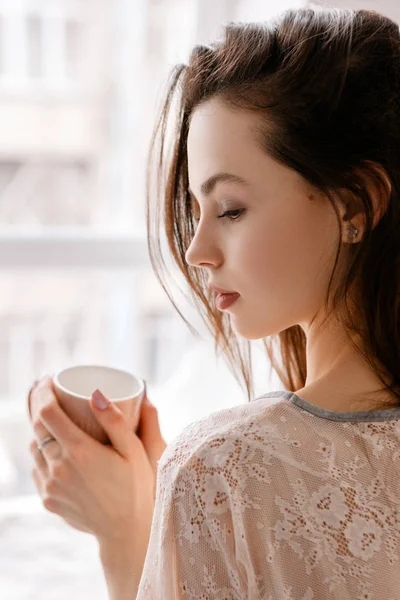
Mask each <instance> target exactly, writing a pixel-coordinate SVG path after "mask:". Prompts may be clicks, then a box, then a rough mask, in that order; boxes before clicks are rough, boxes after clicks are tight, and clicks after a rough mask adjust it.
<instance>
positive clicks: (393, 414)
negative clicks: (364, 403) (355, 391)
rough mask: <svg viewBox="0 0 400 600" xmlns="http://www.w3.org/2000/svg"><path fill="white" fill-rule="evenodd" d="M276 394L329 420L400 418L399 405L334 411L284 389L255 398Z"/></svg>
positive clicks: (370, 421)
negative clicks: (377, 408)
mask: <svg viewBox="0 0 400 600" xmlns="http://www.w3.org/2000/svg"><path fill="white" fill-rule="evenodd" d="M278 396H279V397H281V398H285V399H286V400H289V401H290V402H292V403H293V404H296V406H299V407H300V408H302V409H303V410H306V411H307V412H309V413H312V414H313V415H315V416H317V417H320V418H321V419H329V420H330V421H355V422H364V423H372V422H373V421H392V420H397V419H400V407H399V408H383V409H382V410H363V411H355V412H335V411H333V410H328V409H327V408H320V407H319V406H315V405H314V404H311V403H310V402H307V400H304V398H301V397H300V396H298V395H297V394H295V393H294V392H288V391H286V390H282V391H276V392H268V393H267V394H263V395H262V396H259V397H258V398H255V400H260V399H261V398H276V397H278Z"/></svg>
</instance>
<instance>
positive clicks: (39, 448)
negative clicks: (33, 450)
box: [38, 436, 57, 456]
mask: <svg viewBox="0 0 400 600" xmlns="http://www.w3.org/2000/svg"><path fill="white" fill-rule="evenodd" d="M53 441H54V442H55V441H57V440H56V439H55V438H53V437H51V436H49V437H47V438H44V440H43V441H42V442H41V443H40V444H39V446H38V450H39V452H40V454H41V455H42V456H43V448H44V447H45V445H46V444H48V443H49V442H53Z"/></svg>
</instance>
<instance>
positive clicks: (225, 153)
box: [186, 99, 339, 339]
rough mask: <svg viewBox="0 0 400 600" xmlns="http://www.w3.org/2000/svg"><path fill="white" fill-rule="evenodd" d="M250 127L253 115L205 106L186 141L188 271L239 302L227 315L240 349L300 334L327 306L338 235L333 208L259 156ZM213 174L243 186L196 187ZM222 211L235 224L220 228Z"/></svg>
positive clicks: (287, 171)
mask: <svg viewBox="0 0 400 600" xmlns="http://www.w3.org/2000/svg"><path fill="white" fill-rule="evenodd" d="M255 123H256V116H255V115H254V114H250V113H247V112H245V111H233V110H231V109H230V108H228V107H227V106H226V105H224V104H223V103H222V102H221V101H218V100H217V99H212V100H209V101H207V102H206V103H204V104H203V105H201V106H200V107H198V108H197V109H196V111H195V112H194V114H193V116H192V120H191V124H190V129H189V135H188V169H189V186H190V190H191V192H192V195H193V204H194V206H195V211H194V212H195V213H197V215H198V216H199V217H200V219H199V222H198V225H197V228H196V234H195V236H194V238H193V240H192V243H191V245H190V247H189V248H188V251H187V253H186V261H187V263H188V264H189V265H192V266H193V267H198V268H202V269H205V270H206V271H207V275H208V281H209V284H210V283H212V284H215V285H216V286H218V287H220V288H223V289H225V290H228V291H236V292H238V293H239V294H240V298H239V299H238V300H237V301H236V302H235V303H234V304H233V305H232V306H231V307H230V308H228V309H226V310H227V312H228V313H229V315H230V318H231V324H232V327H233V328H234V329H235V330H236V332H237V333H238V334H239V335H240V336H242V337H244V338H247V339H260V338H263V337H266V336H269V335H272V334H274V333H278V332H279V331H282V330H284V329H286V328H288V327H291V326H292V325H295V324H300V325H301V326H302V327H303V328H304V329H305V331H306V330H307V328H308V326H309V325H310V324H311V322H312V321H313V320H314V318H315V317H316V316H317V313H318V311H319V310H320V309H321V308H322V307H323V306H324V303H325V295H326V290H327V286H328V282H329V278H330V275H331V270H332V268H333V265H334V258H335V254H336V247H337V242H338V235H339V234H338V226H337V218H336V215H335V212H334V209H333V207H332V205H331V204H330V202H329V201H327V200H326V199H323V198H321V197H318V195H317V194H315V195H311V193H310V192H308V193H307V191H306V187H305V182H304V180H303V179H302V177H301V176H300V175H299V174H298V173H296V172H295V171H293V170H291V169H289V168H287V167H285V166H282V165H281V164H279V163H277V162H276V161H274V160H273V159H272V158H270V157H269V156H268V155H267V154H266V152H265V151H263V150H262V148H261V147H260V146H259V145H258V143H257V138H256V135H255V133H254V131H253V130H252V127H253V126H254V125H255ZM218 173H229V174H232V175H234V176H236V177H237V178H240V179H241V180H243V183H241V182H235V181H223V180H222V181H220V182H218V183H216V184H215V186H214V187H213V189H212V190H211V191H209V193H208V194H206V191H205V190H203V191H202V184H203V183H204V182H206V181H207V180H208V179H209V178H210V177H211V176H214V175H216V174H218ZM226 211H236V212H234V213H233V215H232V216H233V217H236V220H234V221H230V220H229V219H228V217H223V218H222V217H221V215H223V214H224V213H225V212H226ZM228 216H229V215H228ZM216 310H217V309H216Z"/></svg>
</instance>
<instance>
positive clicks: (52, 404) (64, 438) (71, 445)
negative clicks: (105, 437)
mask: <svg viewBox="0 0 400 600" xmlns="http://www.w3.org/2000/svg"><path fill="white" fill-rule="evenodd" d="M44 386H45V384H44V383H43V382H41V383H40V384H39V385H38V388H37V393H39V390H44V394H45V393H46V388H45V387H44ZM47 390H48V392H49V393H50V394H51V399H50V401H49V402H47V403H46V404H44V406H42V407H41V408H40V410H39V420H40V421H41V422H42V424H43V425H44V427H45V431H46V432H47V435H46V436H45V437H47V436H48V435H51V436H52V437H53V438H54V439H55V440H56V441H57V442H58V443H59V445H60V447H61V449H62V451H63V453H64V455H65V456H69V457H71V455H73V453H74V451H75V450H76V447H77V446H78V445H81V444H89V445H93V444H94V442H95V440H94V439H93V438H91V437H90V435H88V434H87V433H85V432H84V431H83V430H82V429H80V427H78V426H77V425H76V424H75V423H74V422H73V421H71V419H70V418H69V417H68V415H67V414H66V413H65V412H64V411H63V409H62V408H61V406H60V404H59V402H58V399H57V396H56V395H55V394H53V393H52V392H51V390H50V389H49V387H48V385H47ZM34 428H35V431H36V430H40V424H39V422H37V421H35V424H34ZM53 445H55V444H48V446H53ZM45 450H46V452H47V446H45V448H44V449H43V452H45ZM52 452H53V450H52ZM45 456H46V458H47V454H45Z"/></svg>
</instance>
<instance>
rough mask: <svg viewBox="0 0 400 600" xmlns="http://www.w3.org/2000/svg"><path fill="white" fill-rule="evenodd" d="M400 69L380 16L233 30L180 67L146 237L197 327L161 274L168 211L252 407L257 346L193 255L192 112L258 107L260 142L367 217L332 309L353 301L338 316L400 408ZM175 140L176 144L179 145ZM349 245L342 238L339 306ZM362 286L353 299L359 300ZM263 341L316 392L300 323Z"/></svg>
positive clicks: (201, 299)
mask: <svg viewBox="0 0 400 600" xmlns="http://www.w3.org/2000/svg"><path fill="white" fill-rule="evenodd" d="M399 74H400V36H399V26H398V25H397V24H396V23H395V22H393V21H392V20H390V19H388V18H387V17H385V16H382V15H380V14H379V13H377V12H374V11H367V10H356V11H355V10H344V9H328V8H324V9H322V8H321V9H311V8H308V9H305V8H304V9H298V10H296V9H293V10H288V11H285V12H284V13H282V14H281V15H279V17H277V18H276V19H274V20H273V21H269V22H259V23H228V24H227V25H225V27H224V35H223V37H222V38H221V39H219V40H217V41H216V42H214V43H213V44H211V45H209V46H204V45H199V46H196V47H195V48H194V49H193V50H192V52H191V55H190V59H189V61H188V64H179V65H177V66H176V67H175V68H174V69H173V70H172V72H171V76H170V82H169V85H168V91H167V94H166V98H165V101H164V103H163V107H162V110H161V113H160V117H159V119H158V121H157V123H156V126H155V130H154V135H153V138H152V143H151V146H150V155H149V163H148V166H149V171H148V189H147V236H148V248H149V252H150V257H151V262H152V266H153V269H154V271H155V274H156V276H157V277H158V279H159V281H160V283H161V285H162V287H163V289H164V290H165V292H166V293H167V295H168V297H169V299H170V300H171V302H172V304H173V306H174V308H175V309H176V310H177V311H178V313H179V314H180V316H181V317H182V318H183V320H184V321H185V323H186V324H187V325H188V326H189V329H191V331H192V332H193V331H194V330H193V328H192V327H191V325H190V324H189V323H188V321H187V320H186V319H185V317H183V315H182V314H181V312H180V310H179V308H178V307H177V305H176V304H175V302H174V300H173V298H172V297H171V295H170V293H169V292H168V290H167V287H166V285H165V282H164V280H163V278H162V268H159V267H163V266H165V262H164V258H163V254H162V252H161V246H162V241H161V237H160V235H159V233H160V231H159V230H160V219H161V217H162V218H163V220H164V223H163V232H164V233H165V234H166V238H167V239H166V241H167V247H168V250H169V252H168V253H169V255H172V258H173V260H174V262H175V265H174V266H177V267H178V269H179V271H180V273H181V274H183V276H184V278H185V280H186V282H187V283H188V284H189V293H190V296H191V298H192V300H193V301H194V303H195V305H196V308H197V309H198V311H199V313H200V315H201V317H202V319H203V321H204V322H205V323H206V325H207V327H208V329H209V330H210V331H211V332H212V334H213V336H214V339H215V348H216V350H217V349H218V348H220V349H222V351H223V354H224V356H225V357H226V358H228V361H229V363H230V365H231V366H232V367H233V373H234V375H235V377H236V378H237V380H238V381H239V382H240V383H241V380H240V378H239V377H238V373H237V372H236V368H237V367H239V369H240V373H241V375H242V377H243V380H244V383H245V386H246V389H247V394H248V398H249V400H250V399H251V397H252V394H253V382H252V355H251V346H250V342H249V341H248V340H242V339H237V337H236V336H235V333H234V332H233V331H232V329H231V326H230V321H229V316H228V315H227V314H226V313H223V312H221V313H220V312H219V311H215V310H213V308H212V305H211V303H210V297H211V292H210V291H209V290H208V288H207V285H206V284H207V278H206V274H205V273H204V270H203V269H196V268H193V267H191V266H189V265H188V264H187V263H186V261H185V253H186V251H187V249H188V247H189V245H190V243H191V240H192V239H193V236H194V233H195V228H194V222H195V221H194V219H193V214H192V202H191V198H190V194H189V192H188V168H187V167H188V166H187V149H186V142H187V135H188V130H189V124H190V118H191V115H192V113H193V111H194V109H195V108H196V107H198V106H199V105H200V104H201V103H203V102H205V101H206V100H208V99H210V98H212V97H218V98H220V99H222V100H223V101H224V102H225V103H227V105H229V106H230V107H233V108H236V109H241V110H248V111H256V113H257V115H258V116H259V129H258V135H259V140H260V143H261V144H262V147H263V149H264V150H265V152H267V153H268V154H269V155H270V156H271V157H272V158H274V159H275V160H277V161H279V162H280V163H282V164H284V165H286V166H288V167H290V168H292V169H294V170H296V171H297V172H298V173H300V174H301V175H302V177H303V178H304V181H305V182H306V183H307V184H309V185H310V186H311V187H312V188H314V189H316V190H318V191H320V192H322V194H324V195H325V196H326V197H327V198H328V200H329V201H330V202H331V203H332V204H333V206H335V202H334V199H335V198H336V197H340V198H341V199H342V200H343V201H345V203H346V205H347V206H348V214H347V218H348V219H350V218H351V217H352V216H354V214H356V213H357V212H359V211H360V210H361V211H364V213H365V231H363V233H362V236H361V241H359V242H358V243H355V244H352V245H347V244H346V246H347V247H348V248H350V252H349V265H348V269H347V270H346V277H343V278H342V281H340V282H339V285H338V286H337V289H336V290H335V294H334V296H333V308H335V309H336V312H337V314H339V313H338V307H339V305H341V306H342V307H343V305H344V312H343V314H342V315H341V316H340V317H339V318H341V319H342V324H343V326H344V330H345V331H346V332H347V333H348V334H350V333H351V332H353V333H354V332H355V333H356V335H357V336H358V337H359V339H360V340H361V344H360V345H357V346H356V345H355V343H354V342H353V341H352V340H350V341H351V343H352V344H353V346H354V347H355V349H356V350H357V352H358V353H359V355H360V356H362V357H363V359H364V360H365V361H367V363H368V364H369V365H370V366H371V368H372V369H373V370H374V372H375V373H376V374H377V375H378V377H379V379H380V381H381V382H382V383H383V385H384V387H383V388H382V390H388V391H390V393H391V394H394V396H395V400H396V405H397V404H400V401H399V399H400V393H399V388H400V305H399V299H400V294H399V284H400V278H399V270H400V233H399V232H400V203H399V190H400V89H399ZM171 116H173V120H172V122H171ZM271 127H272V131H271ZM171 128H172V129H171ZM170 134H172V136H171V135H170ZM171 137H172V145H171V147H170V148H169V149H168V147H167V140H169V139H170V138H171ZM157 142H158V143H157ZM154 166H156V171H155V175H156V179H155V181H156V184H157V188H156V191H155V193H153V177H152V175H153V173H154V170H153V169H154ZM388 182H389V186H388ZM374 186H375V187H374ZM388 188H390V189H388ZM372 189H375V190H378V191H379V198H380V209H381V216H380V220H379V222H378V224H376V223H375V226H373V219H374V211H373V204H372V197H371V190H372ZM153 197H154V198H155V199H156V205H155V214H154V215H153V214H152V210H151V204H152V198H153ZM357 205H358V208H357ZM335 211H336V214H337V217H338V225H339V231H340V233H341V232H342V225H341V221H340V218H339V213H338V211H337V209H336V208H335ZM153 227H154V228H155V229H154V230H153V229H152V228H153ZM340 239H341V238H340ZM341 247H342V244H341V242H340V241H339V244H338V248H337V255H336V261H335V265H334V268H333V271H332V276H331V280H330V283H329V287H328V291H327V303H328V299H329V293H330V289H331V284H332V281H333V277H334V273H335V270H336V267H337V264H338V260H339V255H340V252H341ZM350 290H352V292H354V293H355V295H354V296H350ZM350 298H352V302H353V304H352V307H351V306H349V300H350ZM352 308H353V310H352ZM332 310H333V309H332ZM340 312H342V311H340ZM195 333H197V332H195ZM349 339H350V338H349ZM262 343H263V345H264V347H265V350H266V353H267V356H268V358H269V360H270V362H271V365H272V368H274V369H275V370H276V372H277V373H278V375H279V376H280V378H281V380H282V383H283V384H284V385H285V387H286V388H287V389H288V390H290V391H296V389H300V388H302V387H304V386H305V382H306V336H305V333H304V331H303V330H302V329H301V327H300V326H299V325H294V326H292V327H289V328H288V329H286V330H284V331H281V332H280V333H278V334H276V335H274V336H269V337H268V338H264V339H263V340H262ZM378 365H379V366H378ZM384 374H385V375H384Z"/></svg>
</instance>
